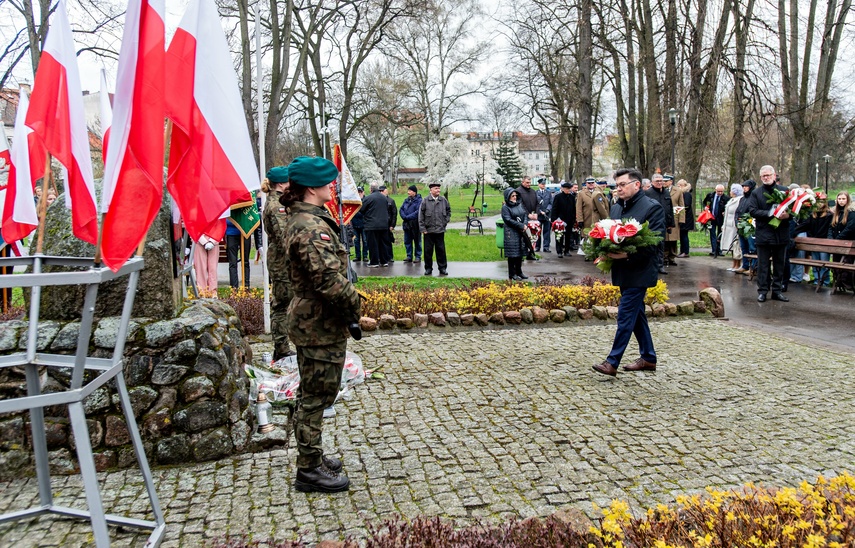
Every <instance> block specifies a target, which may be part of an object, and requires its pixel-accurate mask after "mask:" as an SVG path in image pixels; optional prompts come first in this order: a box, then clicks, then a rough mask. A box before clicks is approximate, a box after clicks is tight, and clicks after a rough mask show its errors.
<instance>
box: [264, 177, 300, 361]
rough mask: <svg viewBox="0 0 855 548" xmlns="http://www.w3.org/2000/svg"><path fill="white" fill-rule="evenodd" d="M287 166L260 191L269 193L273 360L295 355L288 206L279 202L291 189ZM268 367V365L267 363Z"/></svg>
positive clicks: (266, 219) (266, 205) (266, 206)
mask: <svg viewBox="0 0 855 548" xmlns="http://www.w3.org/2000/svg"><path fill="white" fill-rule="evenodd" d="M288 182H289V179H288V167H287V166H276V167H273V168H270V171H268V172H267V178H266V179H265V180H264V181H263V182H262V183H261V190H262V191H263V192H264V193H265V194H267V201H266V202H265V203H264V212H263V213H262V214H261V224H262V225H263V226H264V231H265V232H267V261H266V262H267V271H268V272H269V273H270V285H271V288H272V290H273V298H272V300H271V302H270V328H271V329H270V330H271V331H272V334H273V361H277V360H280V359H282V358H284V357H285V356H292V355H294V354H296V352H295V351H294V350H292V349H291V345H290V343H289V342H288V329H287V325H286V318H287V316H288V305H289V304H291V282H290V281H289V280H288V254H287V253H285V248H284V245H285V221H286V219H287V218H288V216H287V214H286V212H285V206H283V205H282V204H280V203H279V198H281V197H282V193H283V192H285V190H286V189H287V188H288ZM264 365H269V364H264Z"/></svg>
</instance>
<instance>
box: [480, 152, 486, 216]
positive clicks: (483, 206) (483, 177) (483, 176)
mask: <svg viewBox="0 0 855 548" xmlns="http://www.w3.org/2000/svg"><path fill="white" fill-rule="evenodd" d="M486 161H487V155H486V154H482V155H481V214H482V215H483V214H484V212H485V211H487V202H486V201H485V200H484V197H485V196H484V195H485V194H486V193H487V171H486V168H485V162H486Z"/></svg>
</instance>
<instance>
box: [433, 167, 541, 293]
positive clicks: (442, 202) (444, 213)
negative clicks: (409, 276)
mask: <svg viewBox="0 0 855 548" xmlns="http://www.w3.org/2000/svg"><path fill="white" fill-rule="evenodd" d="M529 182H530V181H529ZM428 188H430V194H429V195H428V197H427V198H425V199H424V200H422V205H421V207H420V208H419V231H420V232H421V233H422V234H423V235H424V237H425V276H430V275H431V274H433V251H434V249H436V264H437V266H439V275H440V276H448V259H447V258H446V255H445V227H446V226H448V222H449V221H450V220H451V205H450V204H449V203H448V200H446V199H445V196H441V195H440V193H439V191H440V184H439V183H437V182H435V181H434V182H432V183H430V184H428Z"/></svg>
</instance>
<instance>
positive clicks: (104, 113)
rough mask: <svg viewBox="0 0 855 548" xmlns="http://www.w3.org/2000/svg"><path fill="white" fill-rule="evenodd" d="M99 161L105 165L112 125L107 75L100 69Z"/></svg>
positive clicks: (111, 106) (111, 108)
mask: <svg viewBox="0 0 855 548" xmlns="http://www.w3.org/2000/svg"><path fill="white" fill-rule="evenodd" d="M100 100H101V101H100V103H101V161H102V162H103V163H104V164H105V165H106V164H107V146H108V144H109V142H110V127H111V126H112V125H113V105H111V104H110V92H109V91H107V75H106V74H105V72H104V69H101V96H100Z"/></svg>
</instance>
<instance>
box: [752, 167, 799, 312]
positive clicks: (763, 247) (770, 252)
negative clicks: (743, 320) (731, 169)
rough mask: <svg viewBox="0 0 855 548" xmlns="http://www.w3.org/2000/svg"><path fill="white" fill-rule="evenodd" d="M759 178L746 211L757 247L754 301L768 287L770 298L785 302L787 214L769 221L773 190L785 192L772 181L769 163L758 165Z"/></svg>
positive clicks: (773, 170)
mask: <svg viewBox="0 0 855 548" xmlns="http://www.w3.org/2000/svg"><path fill="white" fill-rule="evenodd" d="M760 181H761V182H762V183H763V185H762V186H761V187H760V188H758V189H756V190H754V192H752V193H751V196H749V197H748V214H749V215H751V216H752V217H754V244H755V246H756V247H757V293H758V295H757V302H761V303H762V302H765V301H766V294H767V293H769V289H771V290H772V298H773V299H775V300H776V301H783V302H788V301H789V299H788V298H787V297H785V296H784V293H783V289H784V262H785V261H786V254H787V245H789V243H790V215H789V213H784V214H782V215H781V216H780V217H778V218H779V219H780V224H779V225H778V226H777V227H775V226H772V225H770V224H769V222H770V221H771V220H772V219H773V217H774V215H773V214H772V212H773V210H774V209H775V207H777V206H776V205H773V204H772V194H773V191H774V190H776V189H777V190H780V191H781V192H784V193H786V192H787V188H786V187H784V186H781V185H776V184H775V168H773V167H772V166H763V167H761V168H760ZM743 200H744V198H743ZM770 261H771V272H770V268H769V266H770V265H769V262H770Z"/></svg>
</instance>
